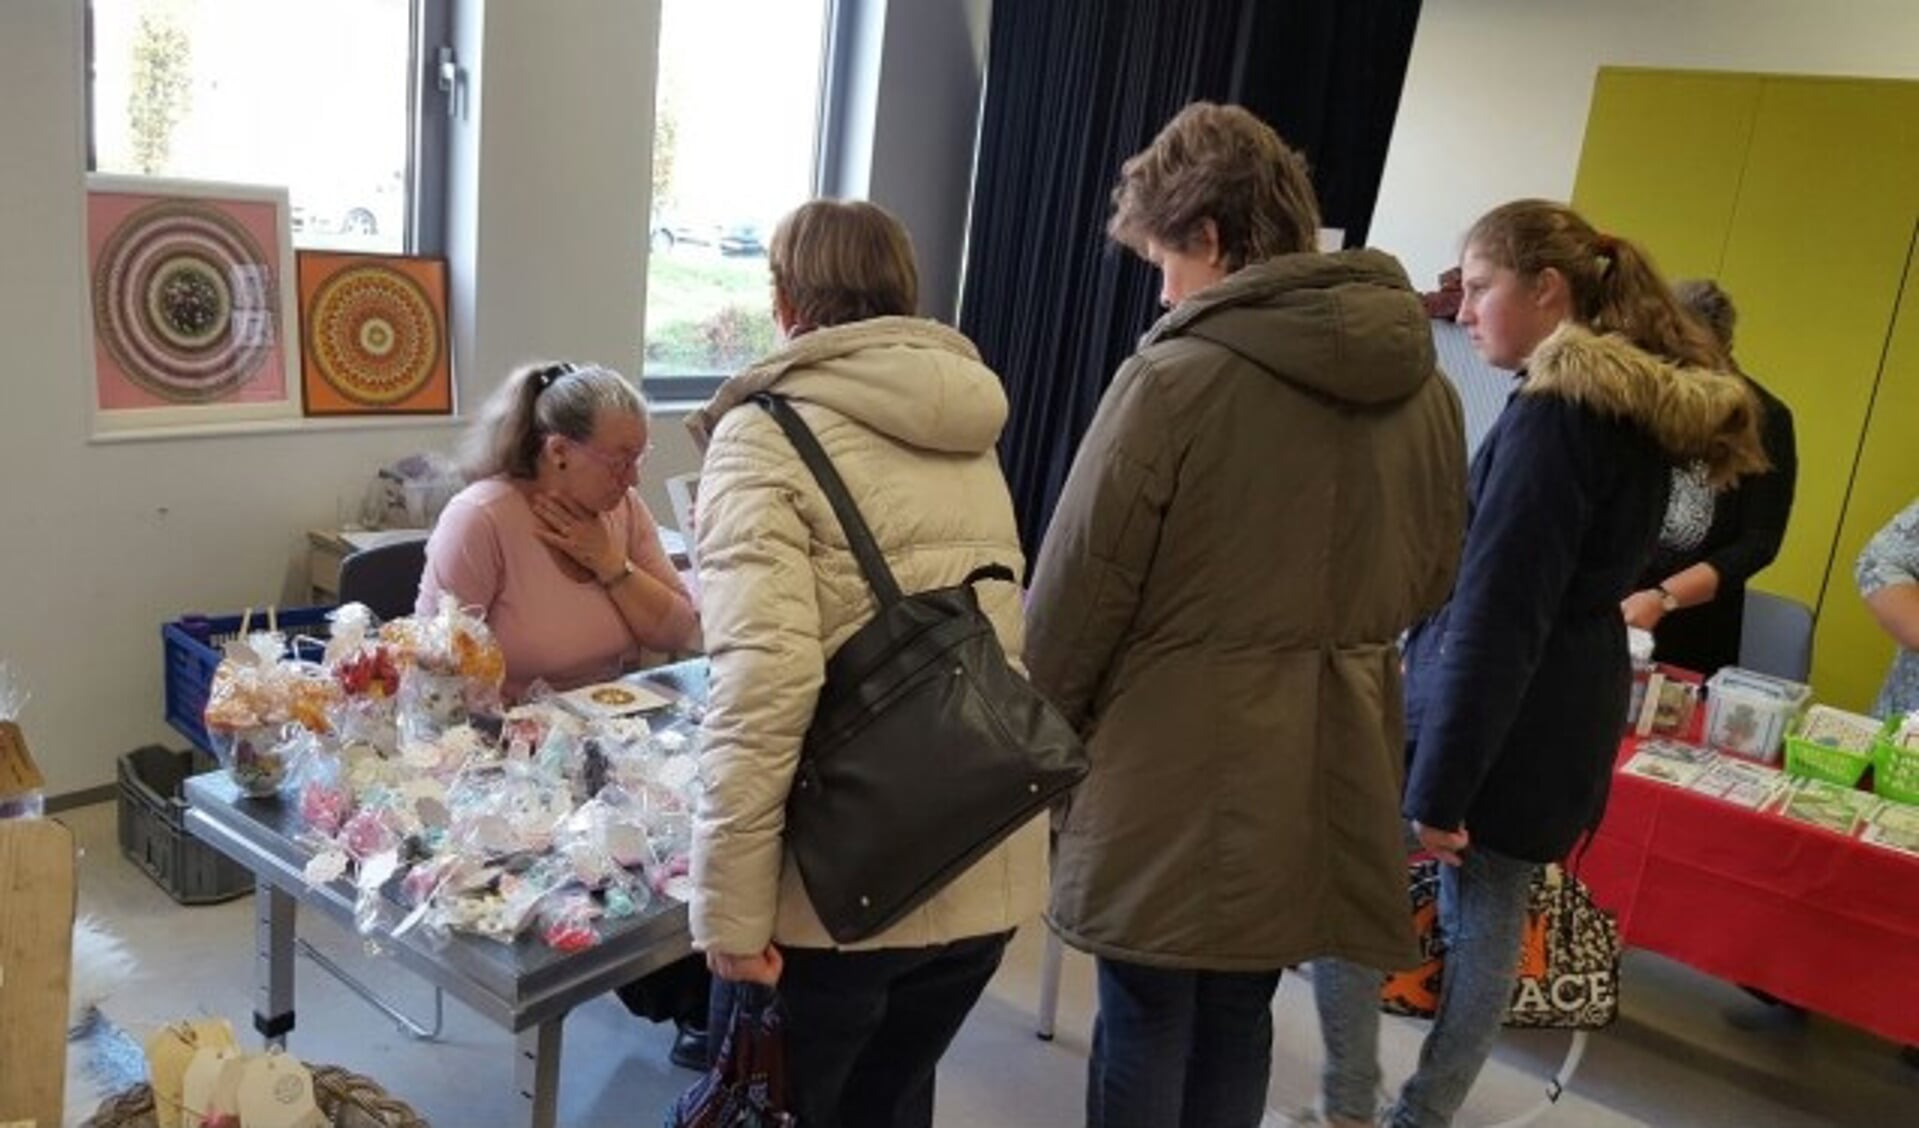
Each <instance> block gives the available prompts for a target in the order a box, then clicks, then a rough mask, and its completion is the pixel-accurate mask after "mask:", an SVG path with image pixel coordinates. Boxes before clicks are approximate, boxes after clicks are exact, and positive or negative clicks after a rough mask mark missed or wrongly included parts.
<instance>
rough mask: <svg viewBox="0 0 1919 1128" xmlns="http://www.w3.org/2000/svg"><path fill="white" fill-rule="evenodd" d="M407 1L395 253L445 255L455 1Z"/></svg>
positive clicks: (89, 27)
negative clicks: (402, 179) (446, 64)
mask: <svg viewBox="0 0 1919 1128" xmlns="http://www.w3.org/2000/svg"><path fill="white" fill-rule="evenodd" d="M408 2H409V4H410V5H411V7H412V19H411V20H410V21H409V35H410V42H409V44H408V51H409V55H410V65H411V72H412V73H411V76H410V79H409V81H408V83H407V168H406V181H407V202H406V213H405V215H406V230H405V233H404V236H403V238H402V240H401V252H400V253H402V254H408V255H426V256H444V255H445V254H446V245H447V237H446V235H447V233H446V215H447V187H448V172H447V163H448V161H447V148H448V139H449V137H450V136H451V134H452V129H451V127H450V119H451V116H452V113H453V110H454V108H455V106H456V105H457V102H456V99H457V98H458V96H459V90H458V88H457V81H456V86H455V88H454V89H453V90H451V91H447V92H442V90H441V88H440V85H439V64H440V52H441V50H442V49H444V50H446V51H448V52H449V53H450V52H451V51H452V45H453V42H454V39H453V31H454V24H453V20H454V9H455V7H456V5H457V2H458V0H408ZM93 4H94V0H86V6H85V16H84V29H83V32H82V45H83V46H82V50H83V51H84V52H85V54H86V57H85V59H83V60H82V64H83V66H84V67H85V70H84V72H83V73H84V74H85V76H86V91H85V107H84V108H85V111H86V129H87V152H86V160H87V167H86V171H87V172H89V173H91V172H96V171H98V165H99V159H98V153H97V151H96V148H95V139H94V132H95V130H94V122H95V114H94V86H95V78H96V75H97V70H98V66H97V62H96V60H95V58H94V42H93ZM450 57H451V56H450V54H449V58H450ZM460 77H461V78H463V77H464V72H461V73H460ZM129 175H138V174H137V173H134V174H129ZM296 249H298V248H296Z"/></svg>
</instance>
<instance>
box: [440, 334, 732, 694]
mask: <svg viewBox="0 0 1919 1128" xmlns="http://www.w3.org/2000/svg"><path fill="white" fill-rule="evenodd" d="M645 407H646V405H645V403H644V402H643V401H642V400H641V399H640V394H639V393H638V392H637V391H635V390H634V389H633V386H632V385H631V384H629V383H627V382H626V380H625V378H624V377H622V376H621V375H620V374H619V373H617V372H615V371H613V370H612V369H610V368H601V367H597V366H594V365H575V364H567V363H559V364H539V365H531V366H528V367H526V368H522V369H520V370H519V371H517V372H515V373H514V374H513V375H512V376H510V377H508V378H507V381H506V383H505V384H504V385H503V386H501V388H500V389H499V391H497V392H495V393H494V394H493V396H492V398H491V399H489V400H488V401H487V404H486V407H485V410H484V412H483V414H482V416H481V418H480V421H479V423H478V424H477V425H476V426H475V427H474V429H473V431H472V433H471V434H470V435H469V436H468V440H467V441H468V450H467V458H466V469H467V475H468V477H469V478H470V479H472V482H473V484H472V485H470V486H468V487H467V488H466V489H464V490H461V491H460V493H459V494H458V495H457V496H456V497H454V499H453V500H452V501H451V502H450V503H449V504H448V505H447V507H446V512H445V513H444V514H442V515H441V517H440V520H439V523H438V524H437V525H435V526H434V529H433V536H432V538H431V539H429V540H428V541H427V546H426V572H425V574H424V575H423V576H422V577H421V579H420V598H419V606H418V609H419V612H420V613H421V614H427V613H429V612H431V611H432V610H433V609H434V608H436V607H437V606H438V605H439V599H440V595H441V594H442V593H451V594H452V595H454V596H455V597H457V598H458V599H459V601H460V603H461V604H462V605H463V606H466V607H472V608H477V609H479V610H480V611H481V612H482V613H483V614H484V616H485V618H486V622H487V625H488V626H490V627H492V628H493V633H494V635H495V637H497V638H498V639H499V641H500V646H501V648H502V649H503V650H504V651H505V652H506V694H507V698H508V700H509V701H517V700H518V699H519V698H520V697H522V696H523V695H524V694H525V693H526V690H527V687H528V686H529V685H531V684H532V683H533V682H534V681H536V680H538V681H544V682H546V683H547V684H549V685H551V686H552V687H553V688H555V689H560V690H565V689H571V688H573V687H575V686H580V685H589V684H591V683H593V682H597V681H605V680H607V679H609V678H613V677H617V676H618V675H619V674H620V673H621V672H622V671H623V670H625V669H628V668H630V667H631V666H633V665H634V664H635V663H636V662H638V661H639V659H640V652H641V650H642V649H643V648H644V649H647V650H657V651H680V650H691V649H694V648H695V647H696V646H697V645H698V638H699V624H698V620H697V618H696V616H695V613H694V610H693V601H692V600H691V599H690V598H688V596H687V593H686V589H685V587H684V586H682V584H681V583H680V578H679V576H678V575H677V574H676V573H675V572H674V571H673V566H672V564H671V563H670V562H669V561H668V560H667V556H666V552H665V550H664V549H662V548H661V547H660V538H659V529H658V527H657V526H656V525H655V524H654V522H653V516H652V514H650V513H648V512H647V509H646V506H645V505H644V504H642V503H641V501H640V498H639V495H638V494H637V493H635V492H634V486H635V485H636V484H637V483H638V482H639V476H640V463H641V461H642V460H643V459H644V458H645V457H646V449H647V419H646V409H645Z"/></svg>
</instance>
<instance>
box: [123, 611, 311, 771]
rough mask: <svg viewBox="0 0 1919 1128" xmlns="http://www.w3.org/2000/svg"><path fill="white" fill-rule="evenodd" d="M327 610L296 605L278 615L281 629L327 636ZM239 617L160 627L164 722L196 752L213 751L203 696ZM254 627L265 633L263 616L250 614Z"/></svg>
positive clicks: (306, 651)
mask: <svg viewBox="0 0 1919 1128" xmlns="http://www.w3.org/2000/svg"><path fill="white" fill-rule="evenodd" d="M332 613H333V608H331V607H294V608H288V609H286V610H284V611H281V612H280V613H279V620H278V625H279V628H280V630H282V631H283V632H285V633H286V634H288V635H299V634H306V635H312V636H316V637H318V638H325V637H326V636H327V633H328V627H329V624H328V623H327V616H328V615H331V614H332ZM243 619H244V616H241V615H213V616H208V617H205V618H200V617H193V618H185V619H176V620H174V621H173V622H171V623H162V624H161V625H160V646H161V652H162V661H163V663H164V668H163V670H162V673H163V674H164V676H165V678H166V719H167V723H168V724H170V725H172V726H173V731H175V732H177V733H179V734H180V735H181V736H184V737H186V738H187V739H188V740H190V741H192V742H193V746H194V747H195V748H198V749H200V750H201V751H202V752H208V753H211V752H212V751H213V745H212V743H211V742H210V741H208V740H207V725H206V719H205V715H206V711H207V694H208V693H209V692H211V691H212V689H213V671H214V670H216V669H218V668H219V666H220V648H221V646H223V645H224V644H225V643H226V642H227V640H228V639H233V638H238V637H239V635H240V624H241V622H242V621H243ZM252 626H253V628H256V629H258V630H266V629H267V616H266V614H265V613H264V612H262V613H260V614H256V615H254V616H253V623H252ZM320 653H321V650H320V647H318V646H308V647H301V648H300V655H299V656H300V657H302V658H312V659H316V660H317V659H318V658H319V657H320Z"/></svg>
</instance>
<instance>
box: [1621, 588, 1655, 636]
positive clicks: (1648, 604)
mask: <svg viewBox="0 0 1919 1128" xmlns="http://www.w3.org/2000/svg"><path fill="white" fill-rule="evenodd" d="M1619 610H1620V611H1621V613H1623V614H1624V615H1625V616H1626V625H1627V626H1629V627H1638V628H1639V629H1640V630H1642V631H1649V630H1652V629H1653V628H1654V627H1657V626H1658V625H1659V620H1661V619H1664V618H1665V617H1666V602H1665V600H1664V599H1662V598H1660V595H1659V593H1658V592H1656V591H1636V592H1633V593H1632V594H1631V595H1629V596H1627V597H1626V598H1624V599H1622V600H1620V601H1619Z"/></svg>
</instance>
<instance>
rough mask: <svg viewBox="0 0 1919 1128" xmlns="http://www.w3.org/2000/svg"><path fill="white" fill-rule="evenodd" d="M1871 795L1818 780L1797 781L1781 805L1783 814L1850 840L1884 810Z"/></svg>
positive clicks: (1787, 792)
mask: <svg viewBox="0 0 1919 1128" xmlns="http://www.w3.org/2000/svg"><path fill="white" fill-rule="evenodd" d="M1880 805H1881V803H1880V800H1879V799H1877V798H1875V797H1874V796H1873V795H1872V794H1871V793H1870V792H1865V791H1857V790H1854V789H1853V788H1850V787H1840V786H1838V785H1836V784H1831V783H1827V782H1825V781H1824V780H1818V779H1799V780H1794V781H1793V783H1792V784H1791V786H1790V787H1789V788H1788V789H1787V791H1786V793H1785V799H1784V801H1782V802H1781V803H1780V805H1779V813H1780V814H1781V815H1783V816H1785V817H1786V818H1789V819H1793V820H1795V821H1797V822H1803V823H1810V824H1812V825H1813V826H1821V827H1825V828H1826V829H1827V830H1830V831H1832V832H1833V833H1835V834H1843V835H1845V836H1847V837H1848V838H1850V837H1852V835H1853V834H1855V833H1857V832H1858V830H1859V827H1860V826H1861V825H1862V824H1864V823H1865V821H1866V820H1867V819H1869V818H1870V817H1871V816H1872V814H1873V812H1875V811H1877V810H1878V809H1879V807H1880Z"/></svg>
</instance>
